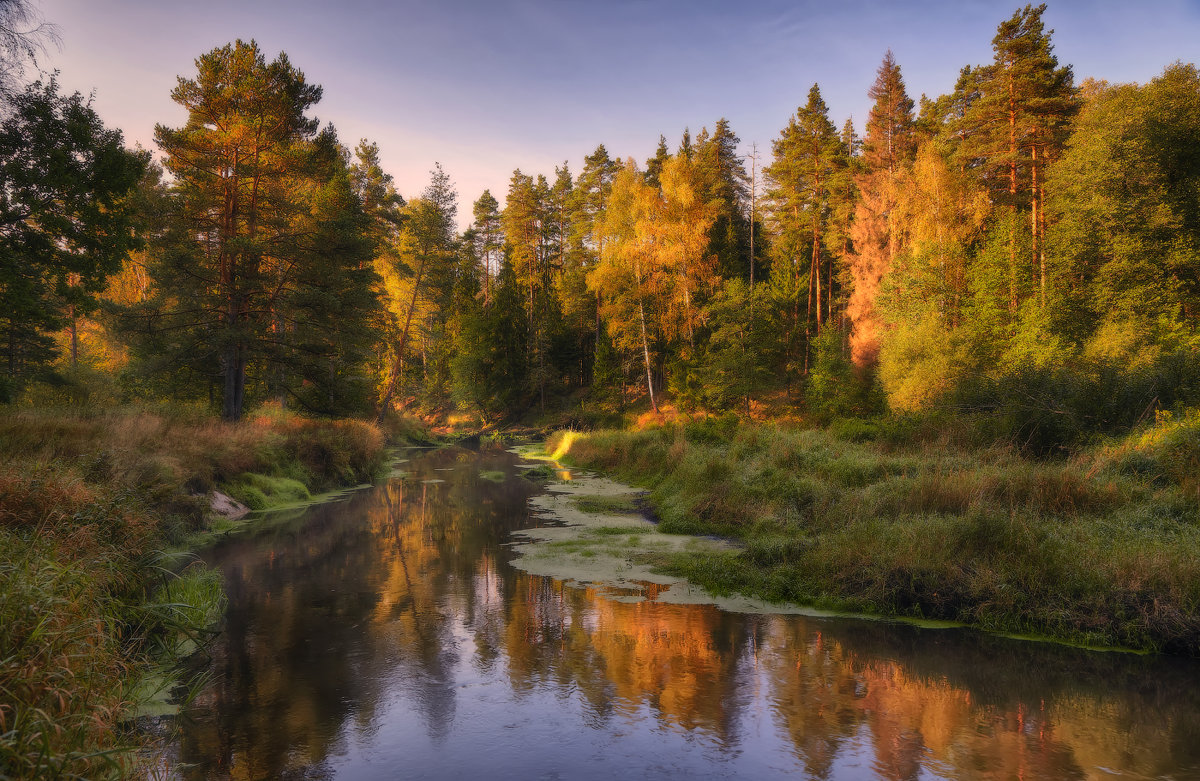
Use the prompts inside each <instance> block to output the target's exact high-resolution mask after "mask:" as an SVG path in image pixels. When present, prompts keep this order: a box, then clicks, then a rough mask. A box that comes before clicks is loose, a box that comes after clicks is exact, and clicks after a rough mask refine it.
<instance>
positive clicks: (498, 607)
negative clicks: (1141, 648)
mask: <svg viewBox="0 0 1200 781" xmlns="http://www.w3.org/2000/svg"><path fill="white" fill-rule="evenodd" d="M407 457H408V461H407V462H405V463H402V464H401V465H400V468H402V469H404V470H406V471H407V474H405V475H398V476H396V477H393V478H391V479H389V480H388V481H386V482H384V483H382V484H380V485H377V486H375V487H374V488H371V489H369V490H368V489H364V490H361V491H358V492H355V493H353V494H350V495H348V496H347V497H344V498H342V499H339V500H337V501H333V502H329V503H325V504H321V505H316V506H313V507H311V508H309V509H307V510H305V511H303V512H295V513H291V514H286V515H277V516H275V517H271V518H268V519H267V520H265V521H264V522H262V523H259V524H257V525H255V526H254V527H253V528H252V529H251V530H248V531H246V532H243V533H240V534H237V535H233V536H229V537H227V538H225V539H223V540H221V541H220V542H218V543H217V544H215V545H214V546H213V547H212V548H211V549H209V550H207V551H205V552H204V553H203V558H204V559H205V560H206V561H207V562H208V563H209V564H210V565H212V566H214V567H217V568H219V569H221V570H222V571H223V572H224V575H225V583H226V590H227V593H228V596H229V607H228V611H227V615H226V619H225V623H224V625H223V627H222V630H223V631H222V633H221V635H220V636H219V637H218V639H217V641H216V642H215V644H214V647H213V648H212V649H211V651H210V653H211V659H210V660H208V661H206V662H204V663H203V667H204V669H205V670H206V671H207V673H208V674H209V675H210V676H211V677H210V679H209V682H208V684H207V685H206V686H205V687H204V689H203V690H202V691H201V692H200V694H199V696H197V697H196V698H195V700H194V701H193V702H192V703H191V704H190V705H189V706H188V707H187V709H186V710H185V712H184V714H183V716H182V719H181V723H182V725H183V732H182V736H181V738H180V742H179V744H178V746H177V747H176V748H175V751H174V752H173V753H174V755H175V757H176V759H175V760H174V762H175V767H174V769H173V772H174V774H175V775H177V776H181V777H184V778H231V779H273V778H291V779H325V778H345V779H394V778H480V779H504V778H512V779H559V778H561V779H589V778H596V779H611V778H622V779H625V778H684V777H686V778H697V779H700V778H755V779H769V778H815V779H816V778H819V779H825V778H831V779H858V778H884V779H939V778H945V779H981V778H984V779H991V778H994V779H1009V778H1014V779H1016V778H1019V779H1043V778H1044V779H1076V778H1079V779H1083V778H1088V779H1091V778H1097V779H1098V778H1163V779H1184V778H1200V663H1198V662H1197V661H1195V660H1187V659H1173V658H1163V657H1154V656H1138V655H1133V654H1125V653H1114V652H1099V651H1088V650H1083V649H1077V648H1070V647H1066V646H1061V645H1055V644H1050V643H1041V642H1030V641H1023V640H1015V639H1009V638H1002V637H995V636H991V635H987V634H984V633H980V632H976V631H970V630H964V629H929V628H920V627H916V626H911V625H907V624H903V623H897V622H888V621H879V620H870V619H855V618H826V617H811V616H797V615H782V614H771V613H737V612H726V611H724V610H721V609H719V608H717V607H715V606H713V605H704V604H699V605H697V604H668V603H666V602H660V601H657V600H656V599H655V597H656V596H657V595H658V594H659V593H661V591H662V589H663V588H667V587H663V586H655V585H653V584H647V585H646V587H645V592H644V593H645V594H646V595H647V596H648V597H649V598H647V599H641V600H633V599H630V598H629V597H628V596H627V595H626V596H622V594H620V593H619V591H620V590H619V589H618V590H614V589H612V588H597V587H592V586H581V585H579V584H577V583H574V582H563V581H561V580H556V579H554V578H553V577H547V576H541V575H531V574H527V573H526V572H523V571H520V570H518V569H516V568H514V567H513V566H512V565H511V562H512V560H513V558H514V556H515V555H516V553H515V548H516V545H517V544H518V543H515V542H514V538H513V537H512V536H511V535H512V532H514V531H518V530H521V529H527V528H531V527H535V526H539V525H544V524H546V523H548V522H550V521H548V520H547V519H546V518H545V517H544V516H540V515H538V514H536V513H534V512H532V511H531V509H530V507H529V503H528V500H529V499H530V497H532V496H534V495H535V494H537V493H538V492H540V491H542V490H543V489H542V487H541V486H539V485H537V484H535V483H532V482H530V481H527V480H525V479H523V478H521V477H520V470H519V469H518V468H517V464H518V463H519V460H518V459H517V457H516V456H514V455H512V454H510V453H507V452H503V451H490V452H484V453H475V452H472V451H468V450H462V449H456V448H444V449H438V450H411V451H408V453H407Z"/></svg>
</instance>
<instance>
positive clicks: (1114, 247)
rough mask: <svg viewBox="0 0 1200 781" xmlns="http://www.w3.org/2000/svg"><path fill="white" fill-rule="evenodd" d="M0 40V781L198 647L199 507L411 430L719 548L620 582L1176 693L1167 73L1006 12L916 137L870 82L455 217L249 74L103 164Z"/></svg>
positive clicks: (1172, 214) (1170, 84)
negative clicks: (823, 615)
mask: <svg viewBox="0 0 1200 781" xmlns="http://www.w3.org/2000/svg"><path fill="white" fill-rule="evenodd" d="M31 9H32V6H31V5H30V4H29V3H27V2H24V0H0V349H2V350H3V367H4V368H3V371H2V372H0V403H3V405H4V407H3V410H4V414H3V415H0V453H3V455H4V458H3V460H0V575H2V576H4V578H5V579H6V584H7V585H6V586H5V588H3V589H0V659H2V660H3V661H0V770H3V771H4V772H2V773H0V775H3V774H4V773H7V772H8V770H7V769H11V775H12V776H13V777H47V774H48V773H51V771H53V772H54V773H60V774H66V775H69V774H71V773H75V774H76V775H82V776H89V777H90V775H92V774H98V775H104V773H105V772H107V773H109V774H112V775H117V776H120V775H123V774H124V773H126V772H127V771H128V770H129V767H130V765H129V764H127V763H126V761H127V760H126V758H123V757H126V756H127V755H124V754H120V753H119V752H117V753H115V754H112V755H111V756H110V755H109V754H108V753H106V752H108V751H109V749H110V748H112V747H113V746H116V745H118V744H121V745H125V744H127V743H128V742H129V739H128V738H127V736H126V735H125V733H123V732H121V729H122V728H121V726H120V725H121V724H122V723H123V719H124V715H123V714H127V713H128V711H129V710H130V708H131V707H132V705H133V703H135V702H137V701H138V700H139V697H140V695H138V694H137V693H135V692H134V691H133V688H134V687H135V686H136V684H137V681H136V680H135V679H136V678H137V677H138V676H136V675H135V674H134V672H133V671H135V670H140V669H142V668H147V669H149V668H152V667H153V668H155V669H157V667H156V665H160V664H162V663H170V662H173V661H174V660H175V659H176V658H177V657H180V656H183V655H186V653H188V652H190V651H187V650H185V649H191V648H194V646H193V645H189V644H188V643H187V642H185V640H194V639H197V637H198V636H199V634H201V633H202V630H203V629H204V628H205V627H207V626H209V625H210V624H211V623H212V622H213V621H214V620H215V619H214V616H216V615H219V613H220V609H221V601H222V599H223V597H222V595H221V587H220V584H219V579H214V578H213V577H212V574H211V573H209V572H206V571H204V570H202V569H201V568H199V567H193V566H192V565H190V564H187V563H186V556H183V557H182V558H180V551H182V550H187V549H189V548H191V547H194V546H195V545H196V544H197V540H198V539H201V538H203V537H204V535H206V534H211V533H213V532H214V531H216V530H226V529H227V528H228V526H227V525H224V526H223V525H222V523H223V521H221V520H219V519H215V518H214V517H213V514H212V512H211V507H210V505H209V504H208V501H209V497H212V496H213V495H215V494H214V492H217V491H221V492H225V493H228V494H229V495H231V496H232V497H233V498H235V499H237V500H240V501H241V502H243V503H244V504H246V505H247V506H248V507H250V508H251V509H268V508H271V507H276V506H279V505H282V504H287V503H289V502H305V501H311V500H312V499H313V497H314V495H318V494H320V493H321V492H323V491H327V490H330V489H335V488H338V487H344V486H349V485H356V484H363V483H367V482H370V481H371V480H372V479H374V478H377V477H378V476H379V475H381V474H384V473H385V471H386V464H387V460H388V458H389V455H388V452H387V450H386V449H385V442H390V443H392V444H396V443H400V442H412V441H418V440H419V441H428V438H430V437H431V436H435V435H436V436H451V435H455V436H456V435H461V434H464V433H466V434H484V435H486V436H490V437H492V438H493V440H492V441H494V442H510V441H511V437H513V436H523V437H528V436H530V435H533V436H539V435H549V437H548V441H547V446H546V452H547V455H550V456H554V457H557V458H559V459H560V460H562V461H564V462H568V463H569V462H572V461H573V462H574V463H576V464H582V465H585V466H589V467H596V468H601V469H604V470H605V471H608V472H611V473H614V474H616V475H617V476H620V477H623V478H624V479H627V480H629V481H630V482H636V483H638V484H639V485H642V486H643V487H646V488H649V489H651V493H650V494H649V501H650V502H651V504H652V505H653V506H654V510H655V512H656V513H657V514H658V515H657V519H658V520H660V521H661V527H662V529H663V530H664V531H670V532H678V533H689V534H707V535H720V536H722V537H724V538H727V539H730V540H733V541H735V542H737V543H738V544H739V546H740V547H737V548H736V549H731V550H730V551H729V552H727V553H725V554H722V555H720V556H717V557H715V558H704V557H703V556H691V557H689V556H676V557H675V558H673V559H671V560H657V561H653V562H650V563H652V564H654V565H656V566H660V567H662V568H664V569H666V570H669V571H671V572H674V573H676V574H681V575H686V576H688V577H691V578H692V579H693V580H694V582H696V583H698V584H700V585H703V586H706V587H708V588H710V589H712V590H713V591H716V592H721V593H725V592H738V593H745V594H754V595H757V596H762V597H765V598H767V599H771V600H776V601H791V602H802V603H806V604H816V605H820V606H825V607H829V608H831V609H837V610H849V611H854V612H856V613H871V614H884V615H903V616H908V617H917V618H936V619H945V620H951V621H957V622H961V623H965V624H970V625H973V626H980V627H985V628H988V629H992V630H996V631H1001V632H1009V633H1017V634H1035V635H1039V636H1049V637H1053V638H1057V639H1062V640H1067V641H1071V642H1079V643H1085V644H1090V645H1104V646H1121V647H1125V648H1137V649H1142V650H1154V651H1169V652H1176V653H1183V654H1191V655H1195V654H1196V653H1198V649H1200V569H1198V568H1200V564H1198V562H1200V533H1198V532H1197V529H1200V523H1198V522H1197V519H1198V515H1197V513H1198V511H1197V507H1198V506H1200V505H1198V504H1197V499H1198V498H1200V482H1198V478H1197V475H1200V412H1198V411H1197V410H1198V409H1200V71H1198V70H1197V66H1196V65H1195V64H1192V63H1185V62H1180V61H1177V62H1174V63H1172V64H1168V65H1166V66H1165V67H1164V69H1163V70H1162V71H1161V73H1160V75H1158V76H1157V77H1155V78H1153V79H1152V80H1150V81H1149V82H1147V83H1144V84H1110V83H1106V82H1103V81H1097V80H1094V79H1088V78H1082V79H1081V78H1080V77H1079V75H1078V74H1076V73H1075V72H1074V71H1073V69H1072V67H1071V66H1070V65H1067V64H1063V63H1060V62H1059V60H1058V58H1057V57H1056V55H1055V52H1054V46H1053V43H1052V34H1053V31H1051V30H1049V29H1047V28H1046V27H1045V25H1044V24H1043V18H1042V17H1043V15H1044V13H1045V11H1046V6H1045V5H1037V6H1034V5H1026V6H1024V7H1023V8H1020V9H1017V10H1016V11H1015V12H1013V13H1012V15H1011V16H1010V17H1008V18H1005V19H1003V20H1001V21H1000V23H999V25H998V27H997V29H996V33H995V37H994V38H993V39H992V53H993V58H992V60H991V61H990V62H985V63H981V64H971V65H966V66H964V67H962V69H961V70H960V71H959V75H958V78H957V81H956V82H955V83H954V84H953V85H946V86H947V88H948V91H947V92H946V93H945V94H943V95H940V96H937V97H929V96H925V95H921V96H919V97H917V99H914V97H913V96H911V95H910V94H909V93H908V91H907V89H906V86H905V81H904V77H903V74H902V70H901V63H899V62H898V61H897V60H896V58H895V57H894V56H893V54H892V53H891V52H890V51H888V52H885V53H882V59H881V62H880V64H879V66H878V69H877V71H876V78H875V80H874V82H873V83H872V84H869V85H864V89H865V90H866V94H867V95H868V96H869V99H870V100H871V101H872V108H871V110H870V114H869V116H868V117H867V118H866V121H865V123H864V124H862V125H861V126H856V124H855V123H854V121H852V120H850V119H844V120H843V119H842V118H840V117H831V116H830V111H829V108H828V106H827V104H826V102H825V99H824V98H823V96H822V92H821V87H820V85H819V84H812V85H811V87H809V88H808V89H807V91H805V89H804V87H797V97H799V98H800V100H799V103H800V105H799V106H798V108H797V109H796V111H795V113H794V114H793V115H792V116H790V117H781V122H780V125H781V126H780V128H779V130H778V134H777V136H776V137H775V138H774V139H772V140H771V141H770V144H769V147H767V146H766V145H764V147H763V149H762V150H761V152H760V151H759V148H758V145H757V144H751V145H749V154H747V145H746V144H744V143H743V141H742V139H740V138H739V137H738V135H737V133H736V132H735V130H734V128H733V127H732V126H731V124H730V122H729V121H727V120H726V119H724V118H716V119H715V121H713V122H712V124H711V126H705V127H702V128H699V129H698V130H696V132H695V133H694V134H693V132H692V128H683V129H679V128H674V129H671V128H664V133H663V135H660V136H659V138H658V145H657V149H656V151H655V153H654V155H653V156H652V157H650V158H649V159H646V160H644V161H639V160H635V159H633V158H629V157H626V158H622V157H620V156H619V155H618V154H615V153H613V152H610V151H609V150H608V149H607V148H606V147H605V146H604V145H600V146H597V147H596V148H595V149H594V150H592V151H590V152H589V153H587V154H586V156H585V157H584V158H583V165H582V167H581V168H580V169H579V170H578V171H572V170H571V168H570V165H569V164H568V162H566V161H564V162H563V164H562V165H561V166H556V167H555V169H554V170H553V171H543V172H533V171H528V172H527V171H522V170H516V171H513V173H512V177H511V179H510V181H509V185H508V189H507V191H506V192H503V193H501V192H496V193H493V192H490V191H487V190H485V191H483V192H482V193H471V194H469V195H468V196H467V198H468V199H470V198H472V197H473V200H470V205H469V206H468V205H467V201H463V202H462V203H460V201H459V198H460V195H459V193H458V192H457V188H456V185H455V184H454V180H453V172H449V171H445V170H443V169H442V167H441V165H438V164H435V165H434V168H433V170H432V171H431V172H430V174H429V180H428V184H427V185H426V186H425V187H424V189H423V190H421V191H420V192H414V193H405V194H401V193H400V192H399V191H398V189H397V186H396V181H395V179H394V178H393V176H392V175H391V174H389V172H388V171H386V170H384V166H383V164H382V162H381V159H382V155H381V149H380V146H379V144H378V143H377V142H376V141H373V140H371V139H361V140H359V141H358V142H357V143H355V144H353V147H352V146H351V144H350V143H349V142H347V141H346V140H345V139H343V138H341V137H340V136H339V135H338V132H337V130H336V128H335V127H333V126H332V125H331V124H327V123H326V124H322V123H321V122H320V121H319V120H318V119H317V118H316V113H315V111H316V107H317V106H318V105H319V104H320V101H321V99H322V97H323V93H322V88H321V87H320V86H318V85H317V84H314V83H311V82H310V81H309V80H308V79H306V77H305V75H304V72H303V71H302V70H301V68H300V67H299V65H298V64H296V63H293V62H292V61H291V59H290V58H289V57H288V56H287V54H285V53H278V54H275V55H272V54H271V53H269V52H266V51H264V50H263V49H262V48H260V47H259V45H258V44H257V43H256V42H255V41H253V40H250V41H244V40H237V41H234V42H232V43H229V44H227V45H223V46H219V47H217V48H214V49H212V50H211V51H208V52H205V53H202V54H200V55H199V56H198V57H197V59H196V60H195V70H194V71H191V72H188V73H184V74H180V75H179V76H178V80H177V83H176V86H175V88H174V89H173V90H172V92H171V94H170V98H171V100H172V101H173V102H174V103H175V104H176V105H177V106H178V107H179V108H181V109H182V111H183V113H182V114H181V115H180V116H186V119H185V120H184V121H183V123H182V124H179V125H172V124H159V125H157V126H156V127H155V130H154V148H153V149H149V150H148V149H142V148H130V147H129V145H127V144H126V142H125V138H124V135H123V133H122V132H121V130H120V129H117V128H113V127H108V126H106V124H105V123H104V122H103V121H102V120H101V118H100V116H99V114H98V113H97V111H96V109H95V107H94V105H93V100H92V99H91V98H89V97H87V96H84V95H82V94H80V93H68V92H67V91H65V90H64V89H63V88H62V87H61V85H60V84H59V82H58V78H57V76H56V75H52V74H45V73H42V74H41V75H40V76H33V77H31V76H30V74H31V73H32V72H34V71H36V68H34V67H33V65H34V64H35V62H36V60H37V58H38V56H39V55H40V54H41V53H44V49H45V45H46V36H47V35H52V34H53V33H52V30H49V31H48V30H47V28H45V27H44V26H41V27H39V26H38V24H37V21H38V20H37V19H36V17H35V15H33V14H32V10H31ZM667 132H670V133H671V140H669V139H668V137H667V135H666V133H667ZM676 138H677V139H678V140H677V141H676V140H674V139H676ZM480 143H484V141H482V140H481V142H480ZM581 151H585V150H581ZM462 226H466V227H465V229H461V230H460V228H461V227H462ZM505 437H509V438H510V439H507V440H506V439H505ZM436 482H441V481H440V480H439V481H436ZM181 562H183V563H181ZM180 573H182V574H180ZM42 605H50V606H52V607H51V609H48V610H47V611H45V614H43V612H41V611H40V610H39V609H38V607H39V606H42ZM47 615H48V616H50V618H46V616H47ZM32 637H37V638H39V639H40V643H30V642H29V640H30V638H32ZM81 649H83V650H81ZM81 660H85V661H81ZM164 660H165V661H164ZM63 681H71V682H73V683H71V684H70V685H68V684H64V683H62V682H63ZM95 713H101V714H102V715H101V716H94V715H93V714H95ZM122 741H125V743H122ZM134 742H136V740H135V741H134ZM113 751H116V750H115V749H113ZM114 756H115V757H117V758H116V759H112V757H114ZM101 771H104V772H101Z"/></svg>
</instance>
